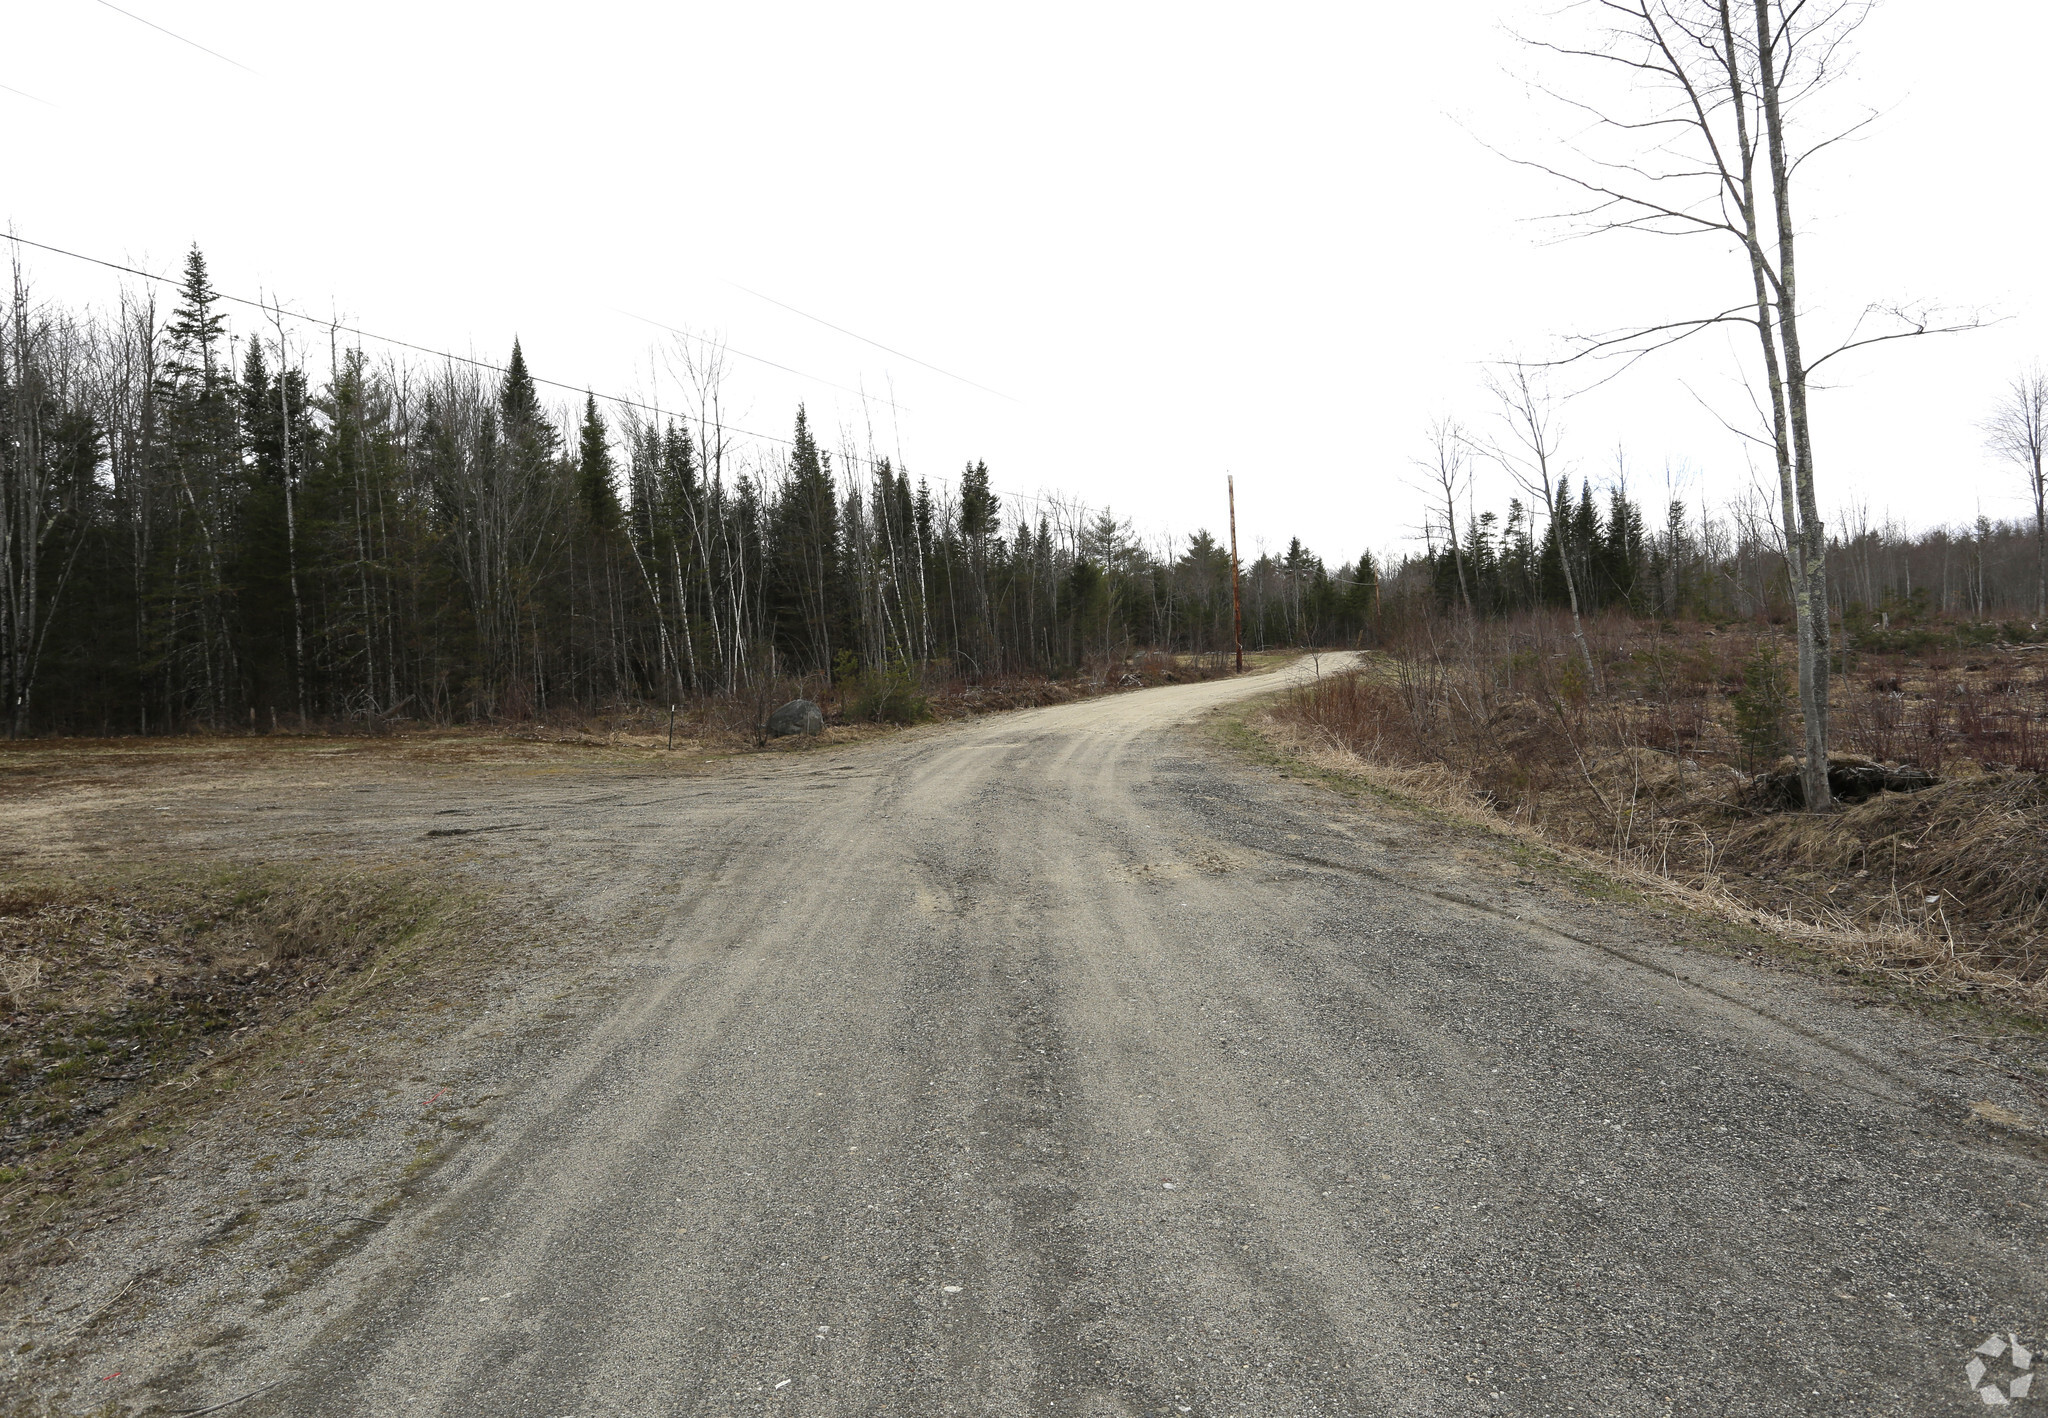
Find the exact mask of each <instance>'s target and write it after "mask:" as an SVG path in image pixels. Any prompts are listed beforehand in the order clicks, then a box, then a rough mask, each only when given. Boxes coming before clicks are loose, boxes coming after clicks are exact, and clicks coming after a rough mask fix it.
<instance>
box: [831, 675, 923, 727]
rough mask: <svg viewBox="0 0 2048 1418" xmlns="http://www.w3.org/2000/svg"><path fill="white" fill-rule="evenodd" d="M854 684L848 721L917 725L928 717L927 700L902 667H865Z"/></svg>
mask: <svg viewBox="0 0 2048 1418" xmlns="http://www.w3.org/2000/svg"><path fill="white" fill-rule="evenodd" d="M856 685H857V687H856V689H855V690H854V694H853V699H852V701H851V702H850V703H849V704H848V705H847V708H846V716H847V717H848V718H849V719H861V720H865V721H867V722H868V723H871V724H921V723H923V722H924V721H925V720H926V719H929V718H931V716H932V705H931V701H930V700H929V699H927V698H925V695H924V690H923V689H922V688H920V687H919V685H918V682H917V678H916V676H914V675H913V674H911V672H910V671H909V670H908V669H907V668H906V667H904V666H902V665H884V666H880V667H876V666H869V667H868V668H867V669H864V670H862V671H861V672H860V675H859V677H858V679H857V680H856Z"/></svg>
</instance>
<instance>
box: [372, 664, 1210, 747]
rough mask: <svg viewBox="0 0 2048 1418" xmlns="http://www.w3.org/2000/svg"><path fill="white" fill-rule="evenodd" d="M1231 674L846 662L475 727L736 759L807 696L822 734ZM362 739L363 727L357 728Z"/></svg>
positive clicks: (393, 725) (389, 728) (410, 727)
mask: <svg viewBox="0 0 2048 1418" xmlns="http://www.w3.org/2000/svg"><path fill="white" fill-rule="evenodd" d="M1232 673H1233V670H1232V667H1231V660H1230V656H1229V655H1228V654H1225V653H1218V654H1206V655H1173V654H1167V653H1164V652H1160V651H1148V652H1145V653H1141V654H1136V655H1132V656H1130V657H1127V658H1123V659H1114V660H1106V661H1101V662H1097V663H1092V664H1089V665H1087V666H1084V667H1082V668H1081V669H1080V670H1078V671H1076V672H1075V673H1074V674H1071V675H1066V676H1054V675H1044V674H1036V673H1019V674H983V675H970V674H962V673H959V672H958V670H957V668H956V667H953V666H950V665H945V664H937V665H931V666H917V665H907V664H891V665H881V666H862V665H860V664H858V663H857V662H855V661H853V659H852V658H851V657H847V658H846V659H845V660H844V661H843V662H842V664H841V666H840V670H839V673H838V674H836V675H835V676H833V677H832V678H829V679H827V678H826V677H824V676H808V677H806V676H792V675H776V674H762V675H760V676H758V677H756V678H754V679H752V680H749V681H747V682H746V683H744V684H741V685H739V686H737V687H735V688H732V689H730V690H722V691H718V692H715V693H706V694H702V695H698V696H697V697H695V698H692V699H689V700H687V701H682V702H679V703H677V704H675V705H669V704H656V703H649V702H625V703H616V704H609V705H604V706H601V707H597V708H584V707H579V706H574V705H566V706H557V707H556V708H554V709H551V710H549V711H548V712H546V713H544V714H537V715H534V716H532V717H530V718H527V719H523V720H519V721H517V722H509V723H499V724H491V725H478V726H474V727H475V728H476V729H477V730H478V731H482V732H488V733H491V734H498V735H506V736H510V737H514V738H532V739H540V740H545V741H550V742H561V741H565V740H567V741H574V742H585V743H590V744H606V743H617V744H623V745H631V746H635V747H663V746H667V745H669V744H670V743H671V742H673V744H674V746H675V747H677V748H684V747H688V748H690V749H692V750H693V751H698V752H712V753H739V752H746V751H748V750H751V749H758V748H762V747H766V746H769V745H770V744H772V743H773V742H774V741H771V740H769V739H767V737H766V733H765V727H766V724H767V721H768V716H769V715H770V714H771V713H773V712H774V711H775V710H776V708H778V707H779V706H781V705H783V704H786V703H788V702H789V701H790V700H793V699H809V700H811V701H813V702H814V703H816V704H817V705H818V706H819V708H820V709H821V710H822V711H823V712H824V716H825V723H826V725H827V727H828V728H829V727H833V726H840V727H847V728H852V727H858V726H864V725H892V726H898V727H901V726H906V725H910V724H919V723H925V722H928V721H931V720H948V719H964V718H971V717H973V716H975V715H977V714H992V713H998V712H1001V711H1003V710H1008V709H1036V708H1041V707H1043V706H1045V705H1049V704H1068V703H1072V702H1073V701H1075V700H1078V699H1090V698H1094V697H1095V696H1097V695H1101V694H1114V693H1118V692H1120V691H1123V690H1128V689H1144V688H1148V687H1151V686H1155V685H1166V684H1191V683H1195V682H1198V681H1202V680H1211V679H1222V678H1226V677H1228V676H1229V675H1231V674H1232ZM451 730H452V731H454V732H461V731H462V730H461V729H459V728H455V727H454V726H448V725H428V724H422V723H410V722H406V721H397V720H394V721H390V722H389V723H386V724H384V725H382V726H381V727H380V730H379V731H380V732H381V733H383V734H390V735H397V736H401V737H402V736H405V735H408V734H414V735H416V734H419V733H421V732H430V733H433V734H437V735H445V734H447V733H449V732H451ZM357 732H360V730H357Z"/></svg>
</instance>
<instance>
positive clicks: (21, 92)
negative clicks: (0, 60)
mask: <svg viewBox="0 0 2048 1418" xmlns="http://www.w3.org/2000/svg"><path fill="white" fill-rule="evenodd" d="M0 89H5V90H7V92H8V93H11V94H13V95H14V96H15V97H16V98H25V99H27V100H28V101H29V102H30V103H39V104H41V105H42V106H43V107H45V108H61V107H63V105H62V104H55V103H51V102H50V101H49V100H48V99H46V98H37V97H36V96H35V95H34V94H32V93H30V92H29V91H28V90H26V89H17V88H16V87H14V85H12V84H0Z"/></svg>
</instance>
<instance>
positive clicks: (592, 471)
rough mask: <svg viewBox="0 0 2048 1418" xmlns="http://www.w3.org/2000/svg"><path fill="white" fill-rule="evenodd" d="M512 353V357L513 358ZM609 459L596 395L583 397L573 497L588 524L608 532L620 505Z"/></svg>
mask: <svg viewBox="0 0 2048 1418" xmlns="http://www.w3.org/2000/svg"><path fill="white" fill-rule="evenodd" d="M516 357H517V356H516V354H515V358H516ZM617 476H618V474H617V469H616V467H615V466H614V464H613V462H612V448H611V436H610V434H609V432H608V431H607V430H606V429H605V426H604V416H603V415H601V414H600V413H598V411H597V396H596V395H595V394H589V393H586V394H585V395H584V398H583V428H582V434H581V437H580V438H579V440H578V444H577V458H576V500H577V501H578V503H580V504H581V505H582V508H583V516H584V518H585V520H587V521H588V522H589V524H590V526H591V527H593V528H595V529H596V530H598V531H600V532H608V531H611V530H612V529H613V528H615V527H617V526H618V525H619V518H620V514H621V511H622V509H621V508H620V506H619V490H618V487H617V486H616V482H617Z"/></svg>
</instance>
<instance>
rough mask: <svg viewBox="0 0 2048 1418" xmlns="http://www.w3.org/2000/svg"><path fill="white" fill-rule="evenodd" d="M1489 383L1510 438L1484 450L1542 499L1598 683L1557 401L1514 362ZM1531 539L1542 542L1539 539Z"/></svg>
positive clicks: (1591, 680)
mask: <svg viewBox="0 0 2048 1418" xmlns="http://www.w3.org/2000/svg"><path fill="white" fill-rule="evenodd" d="M1488 385H1489V387H1490V388H1491V389H1492V390H1493V396H1494V398H1495V399H1496V400H1497V401H1498V402H1499V405H1500V409H1499V421H1500V425H1501V427H1502V429H1503V430H1504V431H1505V436H1504V437H1501V438H1496V439H1493V440H1491V441H1489V442H1487V443H1485V444H1484V445H1482V446H1483V447H1484V449H1485V451H1486V454H1487V456H1488V457H1490V458H1492V459H1493V461H1494V462H1496V463H1498V464H1500V466H1501V468H1502V470H1503V471H1505V472H1506V473H1507V475H1508V476H1509V477H1511V478H1513V479H1514V480H1515V481H1516V482H1517V483H1519V484H1521V486H1522V489H1523V490H1524V491H1525V492H1527V493H1528V494H1529V495H1530V496H1531V497H1536V498H1541V499H1542V501H1543V510H1544V512H1545V514H1547V515H1548V516H1549V518H1550V528H1551V534H1552V535H1553V536H1555V537H1556V538H1557V559H1558V561H1559V562H1560V563H1561V564H1562V565H1563V567H1564V591H1565V599H1566V600H1567V601H1568V602H1569V603H1570V604H1571V610H1572V639H1573V640H1574V641H1576V642H1577V644H1578V647H1579V661H1580V663H1581V664H1583V665H1584V666H1585V669H1586V682H1587V684H1589V685H1594V684H1598V683H1599V682H1600V673H1599V671H1598V670H1597V669H1595V668H1594V665H1593V651H1592V647H1591V646H1589V645H1587V643H1586V626H1585V620H1584V618H1583V616H1582V615H1581V613H1580V608H1579V578H1578V576H1577V575H1576V574H1575V573H1574V572H1573V570H1572V565H1573V562H1574V561H1575V560H1576V559H1577V552H1578V550H1579V549H1578V548H1575V547H1573V546H1572V544H1571V528H1572V518H1571V508H1570V507H1569V506H1568V505H1566V502H1565V488H1564V483H1565V480H1564V476H1563V470H1562V469H1561V468H1559V467H1558V466H1557V461H1558V458H1557V448H1558V429H1557V406H1556V402H1555V400H1554V399H1553V397H1552V395H1551V393H1550V390H1549V389H1548V388H1547V387H1546V386H1545V384H1544V382H1543V379H1542V376H1541V375H1540V374H1536V375H1532V374H1531V373H1530V371H1529V366H1527V365H1525V364H1509V365H1506V366H1504V367H1502V368H1500V369H1498V370H1495V371H1494V372H1493V374H1492V375H1491V376H1489V379H1488ZM1532 540H1534V541H1536V542H1537V544H1538V545H1539V546H1540V545H1541V544H1542V542H1541V539H1540V538H1535V537H1532Z"/></svg>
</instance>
